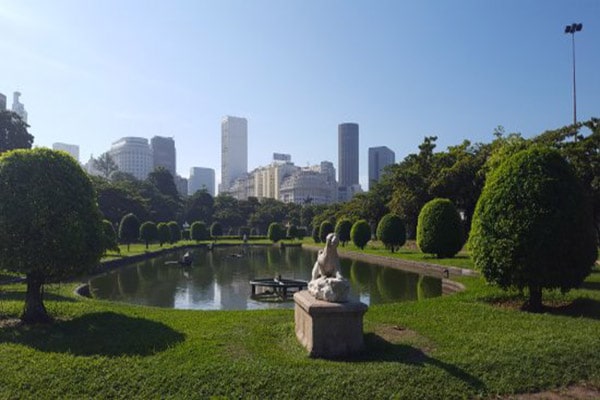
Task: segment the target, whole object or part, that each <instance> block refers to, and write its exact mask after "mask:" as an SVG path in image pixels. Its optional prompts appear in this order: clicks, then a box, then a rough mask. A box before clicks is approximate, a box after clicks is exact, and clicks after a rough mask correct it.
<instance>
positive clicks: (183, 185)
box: [173, 175, 188, 196]
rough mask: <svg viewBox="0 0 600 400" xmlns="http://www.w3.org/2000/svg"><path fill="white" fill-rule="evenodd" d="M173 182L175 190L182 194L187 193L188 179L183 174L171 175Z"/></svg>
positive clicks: (185, 194)
mask: <svg viewBox="0 0 600 400" xmlns="http://www.w3.org/2000/svg"><path fill="white" fill-rule="evenodd" d="M173 182H175V187H176V188H177V192H178V193H179V194H180V195H182V196H187V195H188V180H187V179H185V178H184V177H183V176H179V175H175V176H174V177H173Z"/></svg>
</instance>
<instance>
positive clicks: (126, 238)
mask: <svg viewBox="0 0 600 400" xmlns="http://www.w3.org/2000/svg"><path fill="white" fill-rule="evenodd" d="M139 233H140V221H139V220H138V218H137V217H136V216H135V215H134V214H132V213H129V214H127V215H125V216H123V218H121V223H120V224H119V239H121V242H122V243H125V244H127V251H129V244H130V243H131V242H135V241H137V239H138V236H139Z"/></svg>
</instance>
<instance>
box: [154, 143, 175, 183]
mask: <svg viewBox="0 0 600 400" xmlns="http://www.w3.org/2000/svg"><path fill="white" fill-rule="evenodd" d="M150 145H151V147H152V159H153V164H152V166H153V169H156V167H164V168H166V169H167V170H168V171H169V172H170V173H171V175H173V178H175V176H176V175H177V165H176V154H175V140H173V138H170V137H162V136H154V137H153V138H152V139H150Z"/></svg>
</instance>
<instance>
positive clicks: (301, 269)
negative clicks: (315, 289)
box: [89, 246, 442, 310]
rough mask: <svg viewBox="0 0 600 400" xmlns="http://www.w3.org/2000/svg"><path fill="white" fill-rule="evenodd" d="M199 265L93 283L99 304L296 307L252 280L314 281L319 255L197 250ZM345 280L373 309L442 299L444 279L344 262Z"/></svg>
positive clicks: (109, 276)
mask: <svg viewBox="0 0 600 400" xmlns="http://www.w3.org/2000/svg"><path fill="white" fill-rule="evenodd" d="M191 252H192V254H193V257H194V261H193V264H192V265H191V266H189V267H184V266H181V265H179V264H178V263H176V261H177V260H179V258H180V257H181V256H182V255H183V253H184V252H183V251H182V252H179V253H177V252H175V253H170V254H167V255H164V256H161V257H156V258H153V259H150V260H145V261H142V262H139V263H135V264H132V265H130V266H127V267H123V268H120V269H118V270H115V271H111V272H109V273H106V274H103V275H100V276H97V277H95V278H93V279H91V280H90V282H89V284H90V293H91V295H92V296H93V297H95V298H99V299H108V300H114V301H122V302H127V303H134V304H143V305H148V306H157V307H166V308H176V309H201V310H247V309H248V310H249V309H266V308H293V307H294V302H293V300H288V301H277V302H274V301H261V300H258V299H254V298H252V297H251V287H250V284H249V281H250V280H253V279H257V278H273V277H276V276H279V275H281V276H282V277H283V278H286V279H301V280H307V281H308V280H310V274H311V271H312V266H313V264H314V262H315V260H316V256H317V254H316V252H314V251H311V250H306V249H302V248H300V247H287V248H285V249H280V248H278V247H273V246H249V247H247V248H242V247H241V246H240V247H215V248H214V250H213V251H208V250H206V249H194V250H192V251H191ZM340 261H341V269H342V275H343V276H344V277H346V278H348V279H349V280H350V283H351V296H350V297H351V298H352V299H354V300H360V301H362V302H363V303H366V304H369V305H373V304H382V303H390V302H398V301H407V300H418V299H423V298H428V297H436V296H441V294H442V282H441V280H440V279H438V278H432V277H428V276H420V275H418V274H415V273H412V272H406V271H401V270H397V269H392V268H387V267H380V266H377V265H373V264H368V263H364V262H361V261H355V260H349V259H341V260H340Z"/></svg>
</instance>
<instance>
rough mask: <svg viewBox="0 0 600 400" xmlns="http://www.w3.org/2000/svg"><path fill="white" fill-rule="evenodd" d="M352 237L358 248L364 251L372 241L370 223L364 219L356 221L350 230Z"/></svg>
mask: <svg viewBox="0 0 600 400" xmlns="http://www.w3.org/2000/svg"><path fill="white" fill-rule="evenodd" d="M350 237H351V238H352V243H354V245H355V246H356V247H358V248H359V249H361V250H362V249H364V248H365V246H366V245H367V243H369V240H371V227H370V226H369V223H368V222H367V221H365V220H364V219H359V220H358V221H356V222H355V223H354V225H352V229H351V230H350Z"/></svg>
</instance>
